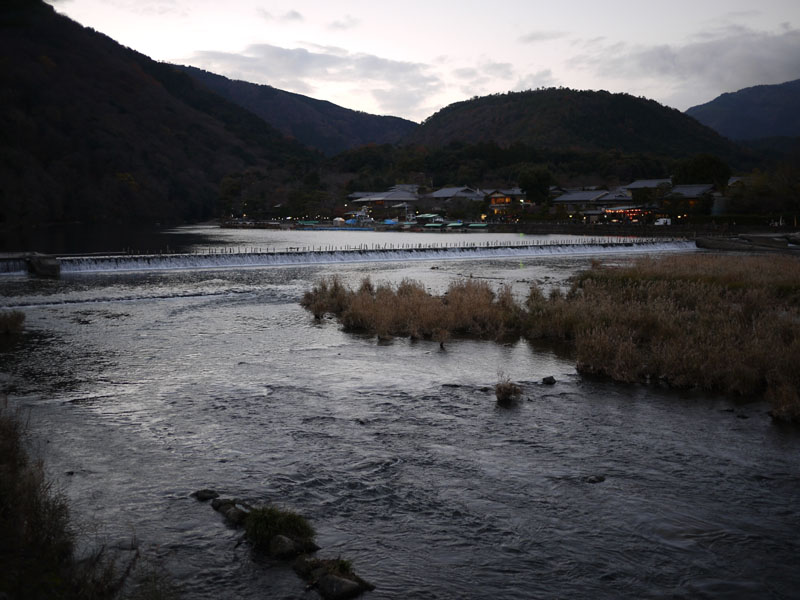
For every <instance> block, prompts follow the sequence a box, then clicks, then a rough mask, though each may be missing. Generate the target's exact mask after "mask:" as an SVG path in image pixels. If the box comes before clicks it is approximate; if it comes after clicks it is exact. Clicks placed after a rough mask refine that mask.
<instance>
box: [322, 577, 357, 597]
mask: <svg viewBox="0 0 800 600" xmlns="http://www.w3.org/2000/svg"><path fill="white" fill-rule="evenodd" d="M317 591H318V592H319V595H320V596H322V597H323V598H325V600H345V599H346V598H355V597H356V596H358V595H359V594H360V593H361V592H363V591H364V589H363V588H362V587H361V586H360V585H359V584H358V583H356V582H355V581H352V580H351V579H345V578H344V577H338V576H336V575H330V574H328V575H323V576H322V577H320V579H319V581H317Z"/></svg>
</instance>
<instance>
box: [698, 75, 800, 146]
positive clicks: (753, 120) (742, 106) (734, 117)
mask: <svg viewBox="0 0 800 600" xmlns="http://www.w3.org/2000/svg"><path fill="white" fill-rule="evenodd" d="M686 114H687V115H689V116H690V117H693V118H695V119H697V120H698V121H700V122H701V123H703V124H704V125H707V126H709V127H711V128H712V129H714V130H715V131H717V132H719V133H720V134H722V135H724V136H726V137H728V138H730V139H732V140H752V139H758V138H770V137H773V138H774V137H800V79H797V80H795V81H787V82H786V83H781V84H779V85H757V86H755V87H749V88H745V89H743V90H739V91H738V92H733V93H729V94H722V95H721V96H718V97H717V98H715V99H714V100H712V101H711V102H707V103H706V104H700V105H699V106H693V107H692V108H690V109H689V110H687V111H686Z"/></svg>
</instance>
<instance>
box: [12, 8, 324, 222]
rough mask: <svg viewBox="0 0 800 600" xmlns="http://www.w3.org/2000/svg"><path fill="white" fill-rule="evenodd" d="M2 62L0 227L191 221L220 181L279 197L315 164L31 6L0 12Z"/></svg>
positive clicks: (215, 100) (204, 95) (215, 99)
mask: <svg viewBox="0 0 800 600" xmlns="http://www.w3.org/2000/svg"><path fill="white" fill-rule="evenodd" d="M0 56H2V59H1V60H0V82H1V83H2V87H1V88H0V226H4V227H10V226H16V225H26V224H35V223H41V222H69V221H84V222H133V221H143V222H147V221H149V222H153V221H174V220H199V219H203V218H207V217H211V216H216V214H217V210H218V186H219V183H220V181H221V180H222V179H223V177H225V176H226V175H228V174H230V173H232V172H239V171H242V170H245V169H248V168H258V169H259V170H260V171H261V172H262V173H263V176H264V177H267V178H268V180H269V181H270V184H271V189H272V190H274V193H275V195H276V197H278V198H279V197H280V195H281V194H284V195H288V192H286V191H285V190H282V188H283V187H285V186H290V185H291V184H292V182H293V181H295V180H296V179H298V178H299V177H301V176H302V175H303V173H305V171H306V170H307V167H308V165H311V164H314V163H316V162H317V161H318V160H319V156H318V155H316V154H315V153H312V152H311V151H309V150H307V149H305V148H303V147H302V146H301V145H300V144H299V143H298V142H293V141H290V140H287V139H286V138H285V137H284V136H283V134H281V133H280V132H278V131H277V130H276V129H274V128H273V127H271V126H270V125H268V124H267V123H265V122H264V121H263V120H261V119H260V118H258V117H256V116H255V115H253V114H252V113H250V112H248V111H246V110H243V109H242V108H240V107H239V106H236V105H235V104H233V103H231V102H229V101H227V100H224V99H222V98H220V97H219V96H217V95H216V94H214V93H212V92H210V91H208V90H207V89H205V88H204V87H203V86H201V85H199V84H197V83H196V82H195V81H194V80H193V79H192V78H191V77H189V76H188V75H187V74H185V73H183V72H182V71H180V70H178V69H176V68H174V67H172V66H169V65H165V64H161V63H157V62H154V61H152V60H150V59H149V58H147V57H146V56H144V55H142V54H139V53H137V52H134V51H132V50H130V49H127V48H124V47H122V46H120V45H119V44H117V43H116V42H114V41H113V40H111V39H110V38H108V37H107V36H105V35H103V34H100V33H98V32H95V31H94V30H91V29H88V28H84V27H82V26H80V25H79V24H77V23H75V22H73V21H71V20H69V19H67V18H66V17H64V16H62V15H59V14H57V13H56V12H55V11H54V10H53V9H52V8H51V7H50V6H49V5H47V4H44V3H43V2H41V1H40V0H7V1H6V2H4V3H3V4H2V7H0ZM276 201H277V200H276Z"/></svg>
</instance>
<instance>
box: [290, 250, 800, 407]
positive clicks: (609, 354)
mask: <svg viewBox="0 0 800 600" xmlns="http://www.w3.org/2000/svg"><path fill="white" fill-rule="evenodd" d="M798 282H800V261H798V260H796V259H794V258H791V257H783V256H768V257H765V256H746V257H731V256H718V255H676V256H668V257H664V258H660V259H651V258H645V259H638V260H636V261H634V262H632V263H630V264H627V265H625V266H621V267H619V266H604V265H603V264H601V263H599V262H598V263H595V265H594V266H593V267H592V268H591V269H589V270H588V271H585V272H583V273H581V274H579V275H578V276H577V277H576V278H575V279H574V281H573V284H572V286H571V288H570V289H569V291H568V292H567V293H566V294H563V293H561V292H560V291H559V290H558V289H556V290H554V291H553V293H551V294H550V295H549V296H548V297H545V295H544V294H543V293H542V292H541V290H540V289H539V288H538V287H537V286H536V285H535V284H534V285H533V286H532V287H531V289H530V292H529V294H528V297H527V299H526V301H525V302H524V303H519V302H516V301H515V300H514V298H513V296H512V293H511V289H510V288H509V287H507V286H506V287H502V288H500V289H499V290H497V291H494V290H492V289H491V288H490V286H489V285H488V284H487V283H486V282H482V281H470V280H466V281H459V282H454V283H452V284H451V285H450V287H449V288H448V290H447V292H446V293H445V294H443V295H442V296H432V295H430V294H429V293H428V292H426V291H425V289H424V286H422V285H421V284H417V283H415V282H410V281H404V282H402V283H400V284H399V285H397V286H391V285H377V286H376V285H374V284H373V283H372V282H371V281H370V280H368V279H366V280H364V281H363V283H362V284H361V287H360V288H359V289H357V290H351V289H348V288H345V287H344V286H343V285H342V284H341V283H340V282H339V281H338V280H335V279H333V280H323V281H322V282H320V283H319V284H317V285H315V286H314V287H313V289H312V290H311V291H309V292H307V293H306V294H305V296H304V297H303V299H302V302H301V303H302V305H303V306H304V307H305V308H307V309H308V310H309V311H310V312H312V313H313V314H314V316H315V317H317V318H321V317H322V316H324V315H325V314H327V313H332V314H334V315H335V316H336V317H337V318H338V319H339V320H340V322H341V323H342V324H343V325H344V327H345V329H346V330H349V331H361V332H368V333H371V334H375V335H377V336H378V337H379V338H380V339H388V338H390V337H392V336H408V337H411V338H425V339H433V340H436V341H439V342H440V343H444V342H445V341H446V340H448V339H449V338H450V337H451V336H471V337H478V338H484V339H508V338H514V337H523V338H527V339H560V340H568V341H569V342H570V343H571V344H572V345H573V348H574V351H575V356H576V362H577V368H578V370H579V371H580V372H581V373H585V374H599V375H605V376H608V377H611V378H612V379H614V380H617V381H622V382H645V383H661V384H665V385H669V386H672V387H678V388H696V389H701V390H705V391H708V392H711V393H722V394H726V395H732V396H737V397H743V398H758V397H764V398H766V399H768V400H769V401H770V403H771V405H772V416H773V417H774V418H776V419H780V420H786V421H800V397H798V391H797V390H798V389H800V283H798Z"/></svg>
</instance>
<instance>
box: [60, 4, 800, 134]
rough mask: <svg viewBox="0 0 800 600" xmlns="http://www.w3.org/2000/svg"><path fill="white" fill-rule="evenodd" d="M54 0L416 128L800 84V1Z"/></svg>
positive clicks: (183, 50)
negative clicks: (465, 103) (511, 104)
mask: <svg viewBox="0 0 800 600" xmlns="http://www.w3.org/2000/svg"><path fill="white" fill-rule="evenodd" d="M48 2H49V3H50V4H52V5H53V6H54V7H55V8H56V10H57V11H59V12H60V13H62V14H65V15H67V16H68V17H70V18H72V19H73V20H75V21H78V22H79V23H81V24H83V25H86V26H89V27H92V28H94V29H96V30H98V31H101V32H103V33H105V34H106V35H108V36H110V37H112V38H113V39H115V40H116V41H118V42H120V43H121V44H123V45H125V46H128V47H130V48H133V49H135V50H138V51H139V52H141V53H143V54H146V55H147V56H149V57H151V58H153V59H155V60H160V61H166V62H170V63H175V64H184V65H192V66H195V67H199V68H201V69H205V70H207V71H211V72H213V73H218V74H220V75H224V76H226V77H229V78H231V79H241V80H244V81H249V82H253V83H260V84H267V85H271V86H273V87H276V88H279V89H282V90H286V91H290V92H296V93H299V94H303V95H306V96H311V97H313V98H318V99H321V100H329V101H330V102H333V103H335V104H338V105H340V106H344V107H346V108H351V109H355V110H361V111H364V112H368V113H373V114H379V115H394V116H398V117H404V118H406V119H411V120H413V121H417V122H419V121H422V120H424V119H425V118H427V117H429V116H431V115H432V114H433V113H435V112H436V111H437V110H439V109H441V108H443V107H444V106H447V105H448V104H451V103H453V102H458V101H461V100H466V99H469V98H472V97H474V96H485V95H488V94H495V93H504V92H508V91H521V90H527V89H536V88H539V87H559V86H563V87H569V88H573V89H590V90H601V89H602V90H607V91H610V92H626V93H629V94H633V95H634V96H644V97H647V98H651V99H653V100H657V101H658V102H660V103H662V104H664V105H667V106H671V107H673V108H677V109H679V110H685V109H687V108H689V107H690V106H694V105H697V104H703V103H705V102H708V101H710V100H713V99H714V98H716V97H717V96H718V95H720V94H722V93H724V92H733V91H736V90H739V89H742V88H745V87H750V86H753V85H760V84H776V83H783V82H784V81H791V80H794V79H800V29H799V28H800V0H760V1H758V2H756V1H753V0H671V1H670V2H659V3H656V2H652V1H651V0H650V1H648V0H644V1H643V0H635V1H629V0H603V1H599V0H549V1H548V2H540V1H539V0H527V1H526V0H480V1H478V0H459V1H458V2H454V1H449V0H427V1H424V0H403V1H400V2H392V3H386V2H379V1H376V0H369V1H366V0H339V1H337V2H332V1H331V0H291V1H285V2H284V1H271V0H227V1H225V2H221V1H219V0H48Z"/></svg>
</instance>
